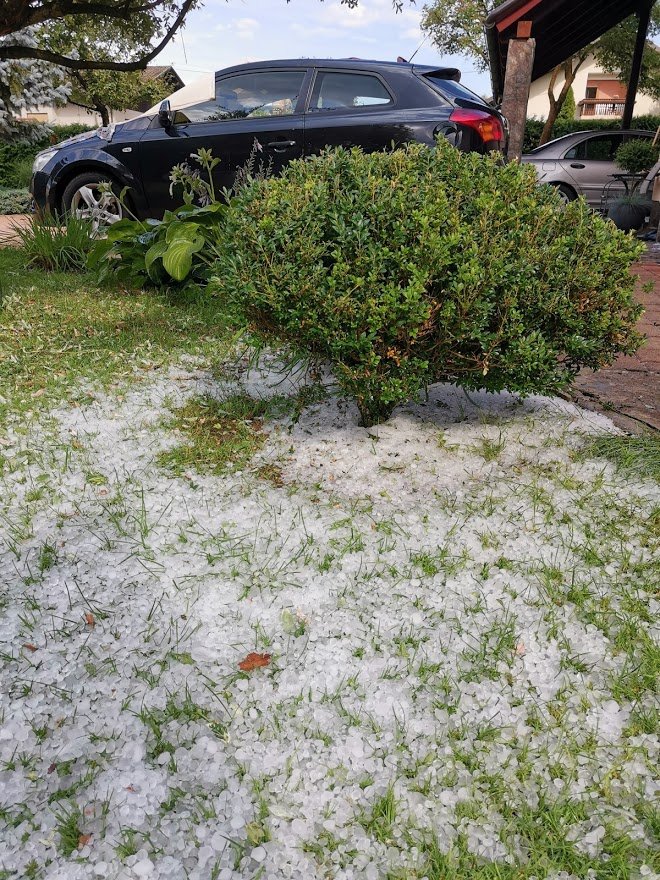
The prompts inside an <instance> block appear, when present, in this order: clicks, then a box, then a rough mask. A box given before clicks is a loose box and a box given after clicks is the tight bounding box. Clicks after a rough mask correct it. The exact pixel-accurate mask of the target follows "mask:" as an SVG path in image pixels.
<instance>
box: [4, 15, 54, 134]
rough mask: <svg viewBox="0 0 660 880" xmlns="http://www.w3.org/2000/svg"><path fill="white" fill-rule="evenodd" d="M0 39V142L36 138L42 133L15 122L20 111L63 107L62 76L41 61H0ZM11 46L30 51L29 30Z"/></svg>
mask: <svg viewBox="0 0 660 880" xmlns="http://www.w3.org/2000/svg"><path fill="white" fill-rule="evenodd" d="M4 42H5V40H4V38H2V37H0V140H8V139H9V138H16V137H30V138H36V137H39V136H40V135H41V134H42V132H43V129H42V128H39V127H38V126H34V125H31V126H25V125H23V124H21V123H20V122H19V121H18V118H17V117H18V116H19V115H20V113H21V111H23V110H31V109H34V108H36V107H38V106H40V105H42V104H57V103H63V102H64V101H65V100H66V99H67V97H68V95H69V92H70V86H69V85H68V84H67V82H66V79H65V76H64V72H63V71H62V69H61V68H59V67H54V66H53V65H52V64H46V63H44V62H43V61H30V60H27V59H23V60H19V61H3V60H2V46H3V45H4ZM12 42H13V43H18V44H19V45H22V46H25V48H26V49H31V48H33V47H34V46H36V45H37V39H36V36H35V33H34V29H33V28H28V29H27V30H25V31H23V32H21V33H20V34H14V35H13V37H12Z"/></svg>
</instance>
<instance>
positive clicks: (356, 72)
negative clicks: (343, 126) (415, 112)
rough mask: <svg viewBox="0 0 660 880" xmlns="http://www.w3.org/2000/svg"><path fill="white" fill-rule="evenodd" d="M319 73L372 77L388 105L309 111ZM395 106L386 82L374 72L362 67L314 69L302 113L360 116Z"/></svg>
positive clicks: (393, 95) (392, 93)
mask: <svg viewBox="0 0 660 880" xmlns="http://www.w3.org/2000/svg"><path fill="white" fill-rule="evenodd" d="M320 73H341V74H343V75H344V76H346V75H347V74H348V75H351V74H352V75H353V76H372V77H374V79H377V80H378V81H379V82H380V84H381V85H382V86H383V88H384V89H385V91H386V92H387V94H388V95H389V96H390V102H389V103H388V104H371V105H368V104H366V105H365V106H364V107H336V108H335V109H334V110H311V109H310V106H309V102H310V101H311V100H312V95H313V94H314V88H315V86H316V78H317V77H318V75H319V74H320ZM396 105H397V100H396V95H395V94H394V92H393V91H392V89H391V88H390V87H389V84H388V83H387V81H386V80H385V79H384V78H383V77H382V76H381V75H380V74H379V73H378V71H376V70H367V69H365V68H364V67H361V68H360V69H359V70H347V69H346V68H345V67H315V68H314V75H313V77H312V81H311V83H310V87H309V94H308V95H307V101H306V103H305V109H304V111H303V112H304V113H305V114H306V115H309V116H316V115H317V114H323V116H325V115H326V113H334V114H337V115H345V114H346V113H355V112H356V111H359V113H360V114H362V113H364V111H365V110H367V111H369V112H372V113H373V112H374V111H378V110H384V109H388V110H391V109H392V108H393V107H396Z"/></svg>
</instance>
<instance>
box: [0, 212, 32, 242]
mask: <svg viewBox="0 0 660 880" xmlns="http://www.w3.org/2000/svg"><path fill="white" fill-rule="evenodd" d="M31 217H32V215H31V214H0V247H3V246H4V245H15V244H18V238H17V236H16V231H15V230H16V227H19V226H27V225H28V223H29V222H30V219H31Z"/></svg>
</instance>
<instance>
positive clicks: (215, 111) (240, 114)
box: [174, 70, 307, 125]
mask: <svg viewBox="0 0 660 880" xmlns="http://www.w3.org/2000/svg"><path fill="white" fill-rule="evenodd" d="M306 73H307V71H306V70H263V71H261V70H260V71H257V72H255V73H239V74H237V75H236V76H228V77H225V78H224V79H221V80H219V81H218V82H217V83H216V87H215V99H214V100H210V101H203V102H201V103H199V104H194V105H193V106H192V107H186V108H185V109H184V110H177V112H176V115H175V118H174V122H175V123H176V124H178V125H185V124H187V123H191V124H192V123H198V122H218V121H221V120H226V119H257V118H260V117H268V116H290V115H291V114H292V113H293V112H294V111H295V109H296V104H297V103H298V95H299V94H300V89H301V87H302V84H303V80H304V79H305V74H306Z"/></svg>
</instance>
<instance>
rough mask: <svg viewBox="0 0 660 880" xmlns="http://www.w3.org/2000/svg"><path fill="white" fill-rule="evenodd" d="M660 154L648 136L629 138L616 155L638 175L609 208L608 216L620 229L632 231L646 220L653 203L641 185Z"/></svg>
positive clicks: (625, 168)
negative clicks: (640, 189) (641, 192)
mask: <svg viewBox="0 0 660 880" xmlns="http://www.w3.org/2000/svg"><path fill="white" fill-rule="evenodd" d="M659 155H660V147H658V146H655V145H654V144H653V143H652V141H651V140H649V139H647V138H635V139H633V140H629V141H626V142H625V143H623V144H621V146H620V147H619V149H618V150H617V151H616V153H615V154H614V161H615V162H616V164H617V165H618V166H619V168H621V169H622V171H623V172H624V174H629V175H631V176H634V177H633V179H632V181H630V182H629V183H630V184H632V185H628V183H627V184H626V193H625V194H624V195H622V196H620V197H619V198H617V199H615V200H614V201H613V202H612V204H611V205H610V206H609V208H608V211H607V216H608V217H609V218H610V220H612V221H613V222H614V224H615V226H617V228H618V229H622V230H624V231H625V232H630V231H631V230H633V229H639V228H640V227H641V226H642V224H643V223H644V220H645V219H646V216H647V214H648V213H649V211H650V208H651V203H650V201H649V200H648V198H646V197H644V196H642V195H641V194H640V193H639V187H640V186H641V184H642V181H643V180H644V178H645V177H646V175H647V174H648V172H649V171H650V170H651V168H653V166H654V165H655V163H656V162H657V161H658V156H659ZM635 178H636V179H635Z"/></svg>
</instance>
